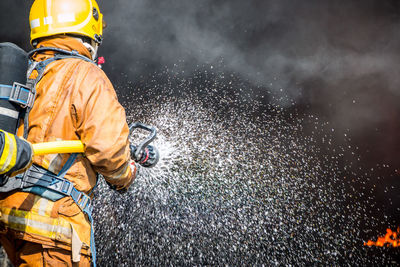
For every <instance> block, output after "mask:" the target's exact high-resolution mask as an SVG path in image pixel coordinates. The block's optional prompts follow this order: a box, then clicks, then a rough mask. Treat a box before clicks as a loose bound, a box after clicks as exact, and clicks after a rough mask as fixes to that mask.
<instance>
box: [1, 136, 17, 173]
mask: <svg viewBox="0 0 400 267" xmlns="http://www.w3.org/2000/svg"><path fill="white" fill-rule="evenodd" d="M0 131H1V132H3V133H4V148H3V153H2V154H1V157H0V174H4V173H6V172H8V171H9V170H11V169H12V167H14V166H15V163H16V162H17V141H16V140H15V136H14V135H13V134H10V133H7V132H5V131H3V130H0Z"/></svg>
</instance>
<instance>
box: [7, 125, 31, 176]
mask: <svg viewBox="0 0 400 267" xmlns="http://www.w3.org/2000/svg"><path fill="white" fill-rule="evenodd" d="M0 151H1V154H0V174H5V175H8V176H13V175H16V174H17V173H19V172H22V171H24V170H25V169H26V168H28V167H29V166H30V164H31V163H32V157H33V149H32V146H31V144H30V143H29V142H28V141H26V140H25V139H22V138H19V137H18V136H16V135H13V134H10V133H8V132H5V131H3V130H0ZM11 174H13V175H11Z"/></svg>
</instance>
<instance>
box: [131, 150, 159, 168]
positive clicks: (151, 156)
mask: <svg viewBox="0 0 400 267" xmlns="http://www.w3.org/2000/svg"><path fill="white" fill-rule="evenodd" d="M130 149H131V158H132V159H133V160H134V161H136V162H137V163H139V164H140V165H142V166H143V167H146V168H151V167H154V166H155V165H156V164H157V162H158V160H159V158H160V154H159V153H158V150H157V148H156V147H155V146H152V145H148V146H147V147H146V148H145V149H144V151H143V152H142V153H141V155H140V157H139V158H136V156H135V153H136V149H137V147H136V146H134V145H132V144H131V145H130Z"/></svg>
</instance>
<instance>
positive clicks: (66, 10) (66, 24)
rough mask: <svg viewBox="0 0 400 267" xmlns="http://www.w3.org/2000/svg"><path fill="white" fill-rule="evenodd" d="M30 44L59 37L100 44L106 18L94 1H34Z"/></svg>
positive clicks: (30, 15)
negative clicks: (40, 39) (46, 38)
mask: <svg viewBox="0 0 400 267" xmlns="http://www.w3.org/2000/svg"><path fill="white" fill-rule="evenodd" d="M29 22H30V26H31V44H32V43H33V41H34V40H36V39H38V38H42V37H47V36H52V35H56V34H68V33H69V34H78V35H83V36H87V37H89V38H91V39H93V40H94V41H95V42H96V43H98V44H101V42H102V40H103V37H102V35H103V14H101V13H100V9H99V6H98V4H97V3H96V1H95V0H35V2H34V3H33V5H32V7H31V12H30V14H29Z"/></svg>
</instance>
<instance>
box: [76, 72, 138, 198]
mask: <svg viewBox="0 0 400 267" xmlns="http://www.w3.org/2000/svg"><path fill="white" fill-rule="evenodd" d="M84 80H85V82H84V83H82V86H81V87H80V88H79V90H78V93H79V95H77V96H75V97H74V99H75V103H74V107H75V109H76V129H77V133H78V135H79V136H80V139H81V141H82V142H83V143H84V144H85V147H86V152H85V156H86V157H87V158H88V159H89V161H90V163H91V165H92V166H93V168H94V170H95V171H97V172H98V173H100V174H102V175H103V176H104V178H105V179H106V181H107V182H108V183H110V184H112V185H114V186H115V188H116V189H117V190H118V189H124V188H127V187H129V185H130V184H131V183H132V182H133V179H134V177H135V173H136V166H135V163H134V162H132V161H131V159H130V149H129V140H128V136H129V129H128V125H127V123H126V116H125V110H124V108H123V107H122V106H121V104H120V103H119V102H118V99H117V96H116V93H115V91H114V88H113V86H112V85H111V82H110V81H109V80H108V78H107V77H106V76H105V74H104V73H103V72H102V71H101V70H99V69H97V68H92V69H91V70H89V72H88V73H87V74H86V77H85V79H84Z"/></svg>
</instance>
